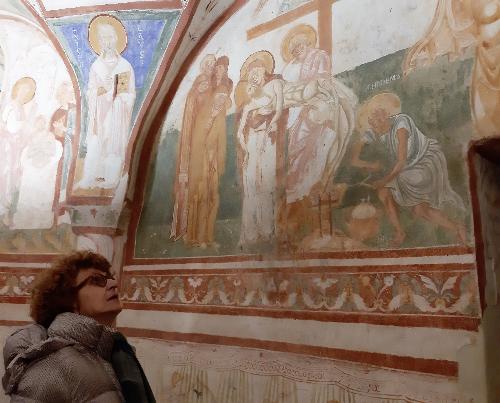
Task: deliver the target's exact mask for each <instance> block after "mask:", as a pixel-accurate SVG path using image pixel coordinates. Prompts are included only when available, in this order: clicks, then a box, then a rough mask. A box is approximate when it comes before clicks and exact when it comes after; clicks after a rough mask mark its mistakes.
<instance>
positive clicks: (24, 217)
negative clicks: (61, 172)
mask: <svg viewBox="0 0 500 403" xmlns="http://www.w3.org/2000/svg"><path fill="white" fill-rule="evenodd" d="M46 126H47V122H46V121H45V119H44V118H43V117H38V118H37V120H36V122H35V127H34V130H33V131H32V133H30V140H29V143H28V144H27V145H26V147H25V148H24V150H23V152H22V154H21V159H20V165H21V166H22V167H23V171H22V176H21V180H20V184H19V196H18V200H17V204H16V212H15V213H14V216H13V219H12V225H11V228H13V229H49V228H52V226H53V225H54V211H53V209H54V195H55V192H56V183H57V174H58V166H59V161H60V159H61V157H62V152H63V147H62V145H61V143H60V142H59V141H57V140H56V139H55V137H54V135H53V134H52V133H50V132H49V131H47V128H46Z"/></svg>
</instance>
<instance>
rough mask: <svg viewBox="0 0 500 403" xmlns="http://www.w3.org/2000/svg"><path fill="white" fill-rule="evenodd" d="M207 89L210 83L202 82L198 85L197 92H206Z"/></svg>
mask: <svg viewBox="0 0 500 403" xmlns="http://www.w3.org/2000/svg"><path fill="white" fill-rule="evenodd" d="M208 87H210V83H209V82H208V80H204V81H202V82H200V83H199V84H198V92H199V93H203V92H206V91H207V90H208Z"/></svg>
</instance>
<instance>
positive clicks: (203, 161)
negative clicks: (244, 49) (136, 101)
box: [170, 55, 232, 248]
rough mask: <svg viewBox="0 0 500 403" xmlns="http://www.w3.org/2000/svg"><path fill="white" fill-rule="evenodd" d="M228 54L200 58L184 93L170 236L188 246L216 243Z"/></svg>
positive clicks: (228, 103)
mask: <svg viewBox="0 0 500 403" xmlns="http://www.w3.org/2000/svg"><path fill="white" fill-rule="evenodd" d="M228 65H229V59H228V58H227V57H226V56H222V57H220V58H219V59H216V58H215V56H214V55H207V56H205V57H204V58H203V60H202V62H201V65H200V70H201V74H200V75H199V76H198V77H197V78H196V79H195V81H194V83H193V86H192V88H191V90H190V92H189V94H188V96H187V98H186V104H185V109H184V117H183V123H182V131H181V134H180V139H179V150H178V157H177V176H176V180H175V184H174V193H175V204H174V212H173V219H172V228H171V233H170V234H171V237H172V238H174V239H179V238H181V237H182V238H183V240H184V242H185V243H186V244H187V245H189V246H197V247H201V248H206V247H207V246H213V247H217V246H218V245H217V243H216V242H215V221H216V218H217V211H218V209H219V180H220V177H221V176H222V174H223V172H224V166H225V158H226V113H227V110H228V109H229V107H230V106H231V100H230V98H229V94H230V92H231V90H232V81H231V80H230V79H229V77H228V76H227V68H228Z"/></svg>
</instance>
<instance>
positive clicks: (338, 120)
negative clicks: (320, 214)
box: [281, 24, 357, 234]
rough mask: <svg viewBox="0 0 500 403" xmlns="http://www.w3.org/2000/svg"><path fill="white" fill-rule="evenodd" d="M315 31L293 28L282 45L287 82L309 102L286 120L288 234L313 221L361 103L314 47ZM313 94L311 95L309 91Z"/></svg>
mask: <svg viewBox="0 0 500 403" xmlns="http://www.w3.org/2000/svg"><path fill="white" fill-rule="evenodd" d="M316 44H317V33H316V31H315V29H314V28H313V27H311V26H310V25H307V24H300V25H297V26H295V27H293V28H292V29H291V30H290V31H289V32H288V33H287V35H286V36H285V38H284V39H283V41H282V44H281V55H282V58H283V60H284V61H285V62H286V63H287V64H286V66H285V68H284V69H283V78H284V80H286V82H288V83H294V84H296V85H297V86H301V85H305V94H308V93H310V95H312V94H313V93H314V92H316V94H317V95H316V96H315V97H310V96H308V95H306V99H303V100H301V102H297V104H296V105H295V106H294V107H292V108H290V110H289V117H288V124H287V127H288V145H287V155H288V161H287V175H286V209H287V211H286V215H285V217H284V219H285V220H286V223H283V225H286V226H287V227H288V231H287V232H288V233H289V234H296V233H297V231H298V230H300V227H301V226H302V224H303V223H311V222H314V219H313V217H312V216H311V214H312V210H313V209H312V208H311V207H312V205H313V204H314V200H315V199H316V198H318V197H319V196H322V195H323V194H324V193H326V192H328V191H329V190H330V189H329V187H331V185H332V177H333V175H334V173H335V171H336V169H337V167H338V166H339V164H340V162H341V160H342V158H343V157H344V154H345V151H346V148H347V145H348V142H349V139H350V137H351V135H352V132H353V129H354V111H355V106H356V104H357V98H356V96H355V95H354V93H353V92H352V91H351V90H350V89H349V88H347V87H346V86H345V85H343V84H342V83H340V82H339V81H338V80H336V79H335V78H333V77H332V72H331V60H330V55H329V54H328V53H327V52H326V51H324V50H322V49H318V48H317V47H316ZM311 90H312V92H311Z"/></svg>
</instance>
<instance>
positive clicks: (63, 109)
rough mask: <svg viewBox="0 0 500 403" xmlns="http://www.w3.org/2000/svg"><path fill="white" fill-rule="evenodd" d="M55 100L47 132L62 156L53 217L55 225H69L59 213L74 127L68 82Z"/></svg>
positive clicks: (71, 97)
mask: <svg viewBox="0 0 500 403" xmlns="http://www.w3.org/2000/svg"><path fill="white" fill-rule="evenodd" d="M56 100H57V102H58V105H59V107H58V108H57V109H56V110H55V111H54V113H53V114H52V116H51V118H50V122H49V131H50V132H51V133H52V134H53V135H54V136H55V138H56V140H57V141H58V142H59V143H60V144H61V146H62V147H63V155H62V158H61V159H60V161H59V164H58V167H57V176H58V178H59V180H58V185H59V186H56V192H55V194H54V203H53V205H54V207H53V210H54V217H55V221H54V222H55V223H56V224H57V223H59V221H61V222H67V223H71V220H70V219H69V216H68V213H67V212H63V211H60V210H62V209H60V207H59V206H60V204H61V202H63V201H64V200H65V199H66V190H67V184H68V175H69V165H70V162H71V159H72V155H73V146H72V142H73V131H74V126H75V114H76V105H75V95H74V91H73V87H72V86H71V84H70V83H69V82H63V83H61V84H60V85H59V87H58V88H57V91H56Z"/></svg>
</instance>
